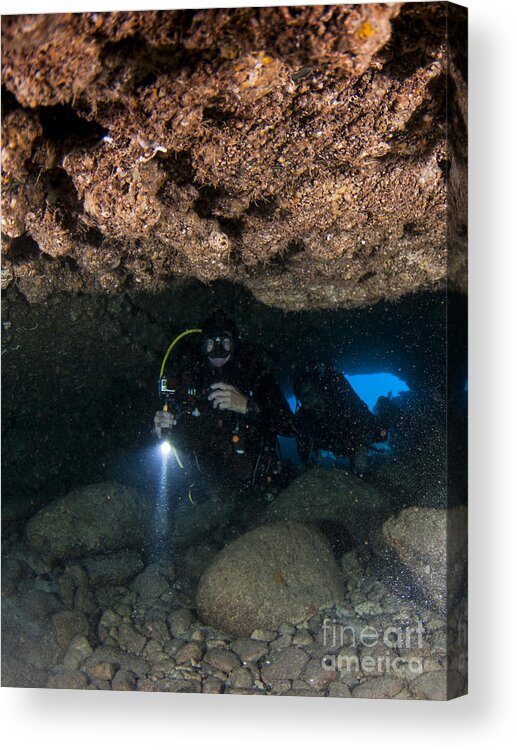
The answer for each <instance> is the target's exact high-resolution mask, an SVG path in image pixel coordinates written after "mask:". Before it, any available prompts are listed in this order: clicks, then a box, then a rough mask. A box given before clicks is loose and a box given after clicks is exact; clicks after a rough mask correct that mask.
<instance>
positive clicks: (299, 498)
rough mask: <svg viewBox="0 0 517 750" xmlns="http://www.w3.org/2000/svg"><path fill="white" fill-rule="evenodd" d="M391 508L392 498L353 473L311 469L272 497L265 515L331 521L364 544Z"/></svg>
mask: <svg viewBox="0 0 517 750" xmlns="http://www.w3.org/2000/svg"><path fill="white" fill-rule="evenodd" d="M389 511H390V500H389V498H388V497H386V496H385V495H383V494H382V493H381V492H379V491H378V490H377V489H375V487H373V486H372V485H371V484H369V483H367V482H364V481H363V480H362V479H360V478H359V477H356V476H355V475H354V474H351V473H349V472H346V471H337V470H336V471H328V470H325V469H312V470H310V471H307V472H305V473H304V474H302V475H301V476H300V477H298V478H297V479H295V480H294V482H291V484H290V485H289V486H288V487H287V488H286V489H285V490H283V492H281V493H280V494H279V495H278V496H277V497H276V498H275V500H273V502H272V503H271V504H270V505H269V506H268V508H267V510H266V511H265V513H264V515H263V519H264V521H265V522H267V523H271V522H273V521H281V520H282V521H284V520H285V521H299V522H301V523H314V524H318V523H323V524H324V525H328V523H329V522H331V523H332V524H333V526H334V527H336V528H339V527H342V528H343V529H344V530H345V531H346V532H348V533H349V534H350V535H351V536H352V537H353V538H354V539H355V541H356V542H357V544H364V542H365V541H367V540H368V539H369V536H370V534H371V532H372V529H373V528H375V526H378V525H380V524H381V523H382V520H383V518H386V517H387V516H388V514H389ZM345 574H346V571H345Z"/></svg>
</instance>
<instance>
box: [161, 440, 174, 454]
mask: <svg viewBox="0 0 517 750" xmlns="http://www.w3.org/2000/svg"><path fill="white" fill-rule="evenodd" d="M160 451H161V453H162V456H168V455H169V453H170V452H171V451H172V448H171V444H170V443H169V441H168V439H165V440H162V442H161V443H160Z"/></svg>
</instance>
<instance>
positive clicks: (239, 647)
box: [232, 638, 269, 664]
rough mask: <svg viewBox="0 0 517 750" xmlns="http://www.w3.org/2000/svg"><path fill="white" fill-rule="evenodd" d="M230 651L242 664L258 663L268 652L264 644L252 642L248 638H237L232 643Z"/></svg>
mask: <svg viewBox="0 0 517 750" xmlns="http://www.w3.org/2000/svg"><path fill="white" fill-rule="evenodd" d="M232 649H233V651H234V652H235V653H236V654H237V655H238V656H239V657H240V659H241V661H242V663H243V664H248V662H250V661H258V660H259V659H262V657H264V656H266V654H267V653H268V651H269V648H268V645H267V644H266V643H263V642H261V641H252V640H251V639H250V638H238V639H237V640H236V641H234V642H233V643H232Z"/></svg>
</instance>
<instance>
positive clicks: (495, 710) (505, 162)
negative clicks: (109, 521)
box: [0, 0, 517, 750]
mask: <svg viewBox="0 0 517 750" xmlns="http://www.w3.org/2000/svg"><path fill="white" fill-rule="evenodd" d="M185 4H188V6H189V7H190V8H193V7H207V6H209V5H212V6H216V7H217V6H219V7H220V6H222V5H227V4H228V5H239V4H244V5H245V4H246V3H238V2H237V3H217V2H211V3H210V2H205V3H196V2H189V3H185ZM250 4H253V5H255V6H257V5H266V4H272V3H261V2H257V1H256V0H255V1H254V2H253V3H250ZM286 4H288V3H286ZM467 4H468V6H469V8H470V374H469V392H470V408H471V419H470V439H471V451H470V478H471V479H470V591H471V594H470V602H471V606H470V610H471V611H470V617H471V622H470V695H469V696H468V697H466V698H462V699H460V700H457V701H453V702H451V703H448V704H445V703H438V704H437V703H425V702H420V701H414V702H406V701H360V700H340V699H329V698H327V699H313V698H280V697H277V698H265V697H250V696H208V695H207V696H204V695H171V694H146V693H129V694H126V693H107V692H100V691H60V690H55V691H52V690H20V689H18V690H16V689H10V688H3V689H2V691H1V693H0V699H1V702H0V706H1V712H2V716H1V724H0V726H1V727H2V735H3V739H4V741H6V740H7V741H8V742H10V743H11V742H12V743H13V744H15V745H16V746H20V745H21V746H23V747H25V746H29V745H34V746H36V747H38V748H47V747H48V748H61V747H67V746H68V745H70V744H72V745H73V747H74V748H96V747H97V748H105V747H109V746H116V747H135V746H139V745H143V746H147V747H157V746H158V743H159V744H160V746H162V747H164V748H169V747H186V748H187V749H188V748H194V747H195V748H197V747H199V746H201V747H209V748H218V747H224V748H234V747H235V748H255V747H257V748H260V749H261V750H268V749H269V748H276V747H289V748H290V747H296V748H300V749H301V748H306V747H311V748H321V749H323V748H325V749H326V748H329V749H330V748H334V747H343V748H349V747H351V746H356V747H357V745H359V746H361V747H362V748H366V747H371V746H372V744H373V743H378V745H379V746H380V747H382V750H389V749H390V748H397V749H398V750H400V749H401V748H404V747H411V748H415V747H416V748H418V750H426V748H437V747H438V746H441V747H445V748H448V747H459V746H466V745H467V744H468V746H469V748H478V747H480V748H481V747H482V748H483V750H486V748H487V747H488V748H489V749H491V748H495V747H497V748H507V747H515V744H514V743H515V723H516V722H515V715H516V713H517V708H516V707H515V702H516V694H515V688H516V674H517V672H516V664H515V662H514V659H516V658H517V648H516V645H517V642H516V639H515V635H514V630H515V625H516V611H515V598H516V592H517V587H516V585H515V575H516V571H515V564H514V555H513V552H514V548H515V547H516V546H517V537H516V531H515V530H516V521H517V514H516V512H515V507H516V504H517V493H516V487H515V485H516V478H515V474H514V472H513V469H514V465H516V464H517V455H516V446H517V437H516V432H517V413H516V409H515V403H516V398H517V388H516V387H515V384H514V378H515V373H516V368H517V363H516V361H515V359H516V358H515V339H516V335H515V322H516V316H515V307H516V298H517V288H516V284H515V282H514V278H515V275H516V272H517V264H516V263H515V256H516V254H517V243H516V240H515V229H516V226H515V225H516V219H517V200H516V199H517V191H516V190H515V184H514V182H515V178H516V171H517V170H516V160H515V150H516V142H517V128H516V120H515V111H514V110H515V98H516V94H517V87H516V81H515V60H516V53H517V14H516V11H515V4H514V3H513V2H511V0H508V1H507V2H505V1H504V0H492V1H491V2H490V0H470V2H468V3H467ZM178 6H179V7H182V4H181V3H176V4H173V3H171V2H156V1H155V2H153V1H152V0H140V2H137V3H135V2H131V1H130V0H125V1H124V2H120V0H118V1H117V2H106V0H98V1H97V2H94V3H89V2H78V0H68V1H66V0H65V1H64V2H63V1H59V2H57V1H55V0H54V2H52V0H39V2H25V1H24V0H6V1H5V2H4V3H3V6H2V7H3V11H4V13H5V12H8V13H22V12H48V11H57V10H66V11H70V10H77V11H82V10H96V11H98V10H114V9H131V8H142V7H146V8H170V7H178ZM512 730H513V735H514V736H513V737H512Z"/></svg>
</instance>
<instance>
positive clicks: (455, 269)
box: [2, 3, 467, 311]
mask: <svg viewBox="0 0 517 750" xmlns="http://www.w3.org/2000/svg"><path fill="white" fill-rule="evenodd" d="M462 12H463V11H462V10H461V9H458V8H457V7H455V6H451V5H450V4H448V3H390V4H383V3H372V4H359V5H350V4H344V5H334V6H309V7H289V8H288V7H277V8H240V9H225V10H200V11H161V12H116V13H84V14H55V15H31V16H28V15H15V16H4V17H3V18H2V122H3V130H2V139H3V148H2V237H3V242H2V257H3V267H2V289H8V288H9V287H10V286H12V285H14V286H16V288H17V289H18V290H19V291H20V292H21V293H22V294H23V295H24V296H25V298H26V299H27V300H29V301H31V302H37V301H42V300H44V299H47V298H48V297H49V296H51V295H52V294H54V293H56V292H59V291H62V292H68V293H73V294H77V293H82V292H94V293H98V292H110V293H120V292H122V291H139V290H146V291H151V292H156V291H160V290H164V289H166V288H169V287H170V288H173V285H174V284H175V281H176V280H177V279H178V278H186V277H190V278H196V279H198V280H200V281H201V282H204V283H206V282H213V281H215V280H227V281H232V282H239V283H240V284H242V285H244V286H245V287H247V288H248V289H249V290H250V291H251V292H252V293H253V295H254V296H255V297H256V298H257V299H259V300H261V301H262V302H264V303H266V304H268V305H273V306H277V307H279V308H281V309H283V310H292V311H295V310H302V309H316V308H320V309H321V308H353V307H358V306H365V305H369V304H373V303H375V302H377V301H379V300H388V301H390V300H394V299H398V298H400V297H401V296H403V295H404V294H407V293H415V292H418V291H424V290H437V289H443V288H444V287H445V285H446V282H447V280H449V281H450V283H451V285H452V286H453V287H455V288H459V289H465V288H466V252H465V251H466V218H465V217H466V194H465V190H464V185H465V176H466V117H467V115H466V62H465V58H464V56H462V55H461V54H460V53H459V52H458V49H457V48H456V47H455V46H454V45H452V46H451V45H450V44H449V42H450V39H451V35H452V36H454V38H455V39H457V38H460V37H461V35H462V34H464V25H465V16H464V15H462ZM447 30H449V36H448V34H447ZM446 112H448V113H449V116H450V117H449V123H447V122H446ZM448 128H449V131H448ZM448 134H449V135H450V134H453V135H454V140H455V147H454V148H453V149H450V148H449V146H448V144H447V136H448ZM447 196H448V205H449V215H447V200H446V198H447ZM452 209H454V211H453V213H454V216H452V215H451V211H452ZM447 220H448V234H447ZM447 240H448V243H449V253H448V251H447Z"/></svg>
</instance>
